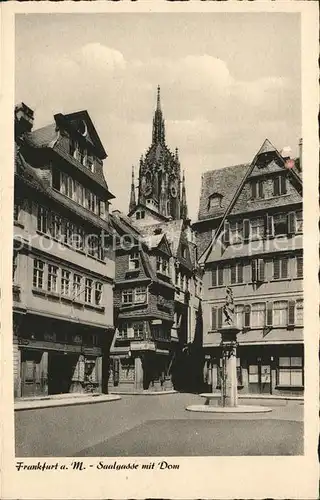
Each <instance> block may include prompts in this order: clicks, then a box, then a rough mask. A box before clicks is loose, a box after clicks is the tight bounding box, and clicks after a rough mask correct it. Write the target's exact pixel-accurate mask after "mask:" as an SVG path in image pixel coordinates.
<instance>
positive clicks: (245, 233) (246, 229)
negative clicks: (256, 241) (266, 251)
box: [243, 219, 250, 241]
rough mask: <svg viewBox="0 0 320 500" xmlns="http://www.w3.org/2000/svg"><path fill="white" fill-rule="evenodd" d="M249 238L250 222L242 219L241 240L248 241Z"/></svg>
mask: <svg viewBox="0 0 320 500" xmlns="http://www.w3.org/2000/svg"><path fill="white" fill-rule="evenodd" d="M249 238H250V221H249V219H244V221H243V239H244V241H248V239H249Z"/></svg>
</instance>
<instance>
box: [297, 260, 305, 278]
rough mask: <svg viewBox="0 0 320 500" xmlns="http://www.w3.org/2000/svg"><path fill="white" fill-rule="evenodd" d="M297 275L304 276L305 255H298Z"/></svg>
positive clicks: (298, 276)
mask: <svg viewBox="0 0 320 500" xmlns="http://www.w3.org/2000/svg"><path fill="white" fill-rule="evenodd" d="M296 276H297V278H302V277H303V257H296Z"/></svg>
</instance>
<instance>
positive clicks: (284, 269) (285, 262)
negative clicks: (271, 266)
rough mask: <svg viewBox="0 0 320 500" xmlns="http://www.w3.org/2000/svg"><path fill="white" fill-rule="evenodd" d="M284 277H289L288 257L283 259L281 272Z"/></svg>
mask: <svg viewBox="0 0 320 500" xmlns="http://www.w3.org/2000/svg"><path fill="white" fill-rule="evenodd" d="M281 277H282V278H287V277H288V258H287V257H284V258H283V259H282V273H281Z"/></svg>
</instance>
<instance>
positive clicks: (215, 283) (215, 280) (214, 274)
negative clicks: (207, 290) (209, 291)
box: [211, 267, 217, 286]
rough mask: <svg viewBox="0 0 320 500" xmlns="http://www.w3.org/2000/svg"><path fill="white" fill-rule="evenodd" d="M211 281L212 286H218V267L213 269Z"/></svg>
mask: <svg viewBox="0 0 320 500" xmlns="http://www.w3.org/2000/svg"><path fill="white" fill-rule="evenodd" d="M211 279H212V280H211V283H212V286H217V268H216V267H214V268H213V269H212V273H211Z"/></svg>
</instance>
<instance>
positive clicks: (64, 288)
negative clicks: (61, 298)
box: [61, 269, 71, 296]
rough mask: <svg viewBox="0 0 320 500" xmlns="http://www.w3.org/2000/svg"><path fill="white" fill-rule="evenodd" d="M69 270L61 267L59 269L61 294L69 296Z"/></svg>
mask: <svg viewBox="0 0 320 500" xmlns="http://www.w3.org/2000/svg"><path fill="white" fill-rule="evenodd" d="M70 275H71V273H70V271H67V270H66V269H62V271H61V294H62V295H66V296H69V295H70Z"/></svg>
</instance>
